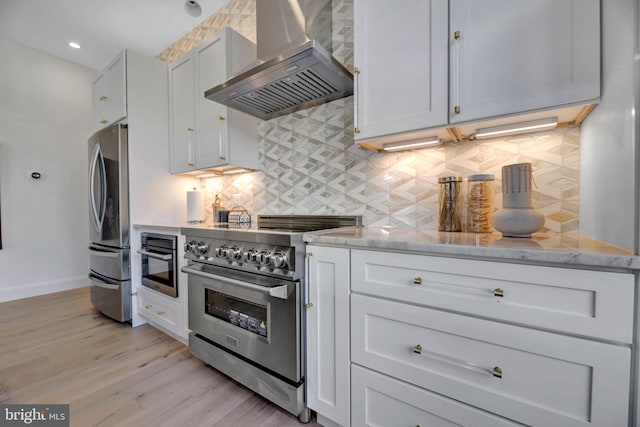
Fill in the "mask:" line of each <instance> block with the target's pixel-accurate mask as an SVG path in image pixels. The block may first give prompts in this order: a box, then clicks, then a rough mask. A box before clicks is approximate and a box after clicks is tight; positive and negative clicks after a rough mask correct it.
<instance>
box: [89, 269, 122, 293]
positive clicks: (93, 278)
mask: <svg viewBox="0 0 640 427" xmlns="http://www.w3.org/2000/svg"><path fill="white" fill-rule="evenodd" d="M89 280H90V281H91V284H92V285H93V286H97V287H99V288H104V289H109V290H112V291H117V290H120V285H113V284H111V283H109V282H106V281H104V280H102V279H100V278H99V277H97V276H94V275H93V274H91V273H89Z"/></svg>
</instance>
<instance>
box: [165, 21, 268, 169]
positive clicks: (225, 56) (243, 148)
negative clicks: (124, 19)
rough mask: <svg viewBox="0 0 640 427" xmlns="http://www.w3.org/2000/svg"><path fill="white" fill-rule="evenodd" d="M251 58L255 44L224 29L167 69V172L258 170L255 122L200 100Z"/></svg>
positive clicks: (240, 114)
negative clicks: (169, 154) (168, 109)
mask: <svg viewBox="0 0 640 427" xmlns="http://www.w3.org/2000/svg"><path fill="white" fill-rule="evenodd" d="M255 58H256V50H255V44H253V43H251V42H250V41H249V40H247V39H246V38H244V37H243V36H242V35H240V34H238V33H237V32H235V31H234V30H232V29H230V28H229V27H225V28H223V29H222V30H220V31H218V32H217V33H216V34H215V35H214V36H213V37H212V38H211V39H209V40H207V41H205V42H203V43H201V44H199V45H198V46H196V47H195V48H194V49H193V50H192V51H190V52H189V53H187V54H186V55H185V56H184V57H182V58H181V59H179V60H177V61H175V62H174V63H173V64H171V65H170V66H169V80H170V82H169V100H170V101H169V103H170V107H169V108H170V112H169V117H170V123H171V153H172V157H171V172H172V173H182V172H190V171H195V170H199V171H200V170H206V169H216V170H217V171H224V170H225V169H231V168H238V167H240V168H246V169H257V168H258V121H257V119H255V118H254V117H251V116H249V115H247V114H244V113H241V112H239V111H237V110H234V109H230V108H227V107H225V106H223V105H222V104H218V103H216V102H213V101H210V100H208V99H207V98H205V97H204V93H205V92H206V91H207V90H209V89H211V88H212V87H214V86H217V85H219V84H220V83H222V82H224V81H225V80H227V79H228V78H230V77H231V76H233V75H234V74H236V73H237V72H239V71H240V70H241V69H242V68H243V67H245V66H246V65H248V64H249V63H250V62H251V61H253V60H255Z"/></svg>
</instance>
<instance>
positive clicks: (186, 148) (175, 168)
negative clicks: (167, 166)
mask: <svg viewBox="0 0 640 427" xmlns="http://www.w3.org/2000/svg"><path fill="white" fill-rule="evenodd" d="M194 118H195V105H194V82H193V55H192V53H191V52H189V53H187V54H186V55H185V56H183V57H182V58H180V59H178V60H177V61H175V62H174V63H172V64H171V65H170V66H169V123H170V129H171V173H179V172H187V171H191V170H194V169H195V166H196V148H195V144H196V141H195V131H194V128H195V123H194Z"/></svg>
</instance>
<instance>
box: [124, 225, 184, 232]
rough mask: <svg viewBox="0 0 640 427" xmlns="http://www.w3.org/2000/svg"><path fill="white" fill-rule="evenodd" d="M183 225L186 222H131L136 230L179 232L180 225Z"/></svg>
mask: <svg viewBox="0 0 640 427" xmlns="http://www.w3.org/2000/svg"><path fill="white" fill-rule="evenodd" d="M185 225H187V224H186V223H185V224H133V228H134V229H136V230H154V231H167V232H174V233H179V232H180V227H184V226H185Z"/></svg>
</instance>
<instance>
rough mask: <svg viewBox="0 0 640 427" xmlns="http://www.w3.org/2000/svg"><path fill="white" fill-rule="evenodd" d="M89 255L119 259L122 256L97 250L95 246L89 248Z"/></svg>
mask: <svg viewBox="0 0 640 427" xmlns="http://www.w3.org/2000/svg"><path fill="white" fill-rule="evenodd" d="M89 253H90V254H91V255H95V256H102V257H107V258H118V257H119V256H120V254H119V253H118V252H114V251H109V250H104V249H96V248H95V247H93V246H89Z"/></svg>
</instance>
